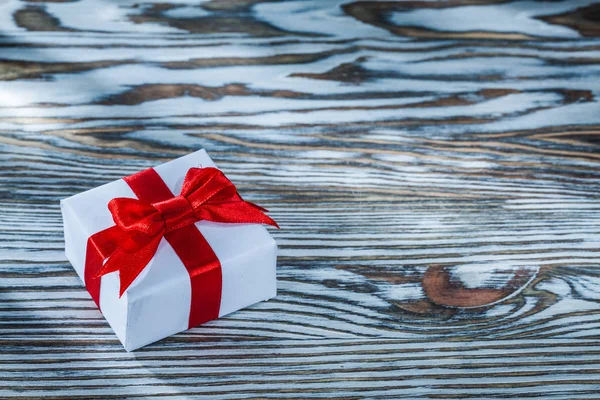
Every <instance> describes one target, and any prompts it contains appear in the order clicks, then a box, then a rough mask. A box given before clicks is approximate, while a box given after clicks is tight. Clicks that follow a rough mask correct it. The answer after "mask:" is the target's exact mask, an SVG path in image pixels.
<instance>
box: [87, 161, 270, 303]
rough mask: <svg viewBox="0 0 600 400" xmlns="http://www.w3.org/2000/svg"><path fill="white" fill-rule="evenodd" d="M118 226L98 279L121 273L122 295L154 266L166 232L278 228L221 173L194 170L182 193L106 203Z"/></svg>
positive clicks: (186, 177) (186, 178)
mask: <svg viewBox="0 0 600 400" xmlns="http://www.w3.org/2000/svg"><path fill="white" fill-rule="evenodd" d="M108 208H109V210H110V212H111V214H112V216H113V220H114V222H115V225H116V227H115V229H116V233H115V234H114V235H115V238H114V239H115V241H116V242H117V243H119V245H118V247H116V249H115V250H114V251H113V252H111V253H110V254H109V255H107V258H108V259H107V260H106V262H105V263H104V265H103V266H102V268H100V270H99V271H98V273H97V275H96V276H97V277H100V276H102V275H105V274H108V273H110V272H114V271H120V274H119V277H120V281H121V289H120V292H121V293H120V294H123V293H124V292H125V290H126V289H127V287H129V285H130V284H131V283H132V282H133V280H134V279H135V278H136V277H137V276H138V275H139V274H140V273H141V272H142V270H143V269H144V268H145V267H146V265H147V264H148V263H149V262H150V260H151V259H152V257H154V254H155V253H156V250H157V248H158V244H159V243H160V241H161V239H162V238H163V237H164V236H165V235H166V234H168V233H170V232H173V231H176V230H178V229H181V228H183V227H185V226H187V225H191V224H193V223H195V222H198V221H202V220H205V221H211V222H222V223H251V224H268V225H272V226H275V227H278V226H277V223H275V221H273V220H272V219H271V218H270V217H268V216H267V215H266V214H264V211H266V210H265V209H264V208H261V207H259V206H257V205H255V204H253V203H250V202H248V201H245V200H243V199H242V197H241V196H240V195H239V194H238V192H237V190H236V188H235V186H234V185H233V183H231V181H229V179H227V177H226V176H225V175H224V174H223V173H222V172H221V171H220V170H218V169H217V168H190V170H189V171H188V173H187V174H186V176H185V179H184V181H183V186H182V188H181V193H180V194H179V195H178V196H174V197H171V198H169V199H167V200H163V201H160V202H156V203H147V202H144V201H141V200H139V199H132V198H125V197H121V198H115V199H112V200H111V201H110V202H109V203H108Z"/></svg>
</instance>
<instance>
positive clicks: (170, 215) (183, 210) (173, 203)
mask: <svg viewBox="0 0 600 400" xmlns="http://www.w3.org/2000/svg"><path fill="white" fill-rule="evenodd" d="M152 207H154V208H156V209H157V210H158V211H159V212H160V214H161V216H162V218H163V220H164V222H165V233H166V232H172V231H174V230H177V229H179V228H183V227H184V226H186V225H190V224H193V223H194V222H196V221H197V219H196V216H195V215H194V209H193V208H192V205H191V204H190V203H189V202H188V201H187V199H186V198H185V197H183V196H181V195H180V196H175V197H173V198H170V199H167V200H164V201H160V202H158V203H153V204H152Z"/></svg>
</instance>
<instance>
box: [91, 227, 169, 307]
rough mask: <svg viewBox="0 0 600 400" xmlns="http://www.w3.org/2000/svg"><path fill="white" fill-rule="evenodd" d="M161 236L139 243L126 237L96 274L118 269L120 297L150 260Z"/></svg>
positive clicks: (100, 274) (99, 274)
mask: <svg viewBox="0 0 600 400" xmlns="http://www.w3.org/2000/svg"><path fill="white" fill-rule="evenodd" d="M162 237H163V236H162V235H157V236H155V237H153V238H151V239H150V240H149V241H148V242H146V243H144V244H141V245H140V244H138V243H135V242H133V240H132V239H128V241H127V242H126V243H125V244H123V245H122V246H120V247H119V248H118V249H117V250H116V251H115V252H114V253H113V254H112V255H111V256H110V257H109V258H108V260H106V262H105V263H104V265H103V266H102V268H100V269H99V271H98V273H97V274H96V276H97V277H101V276H103V275H106V274H109V273H111V272H115V271H119V285H120V287H119V298H120V297H121V296H123V293H125V291H126V290H127V288H128V287H129V286H130V285H131V284H132V283H133V281H134V280H135V278H137V277H138V276H139V275H140V273H141V272H142V271H143V270H144V268H145V267H146V265H148V263H149V262H150V260H152V257H154V254H155V253H156V250H157V249H158V245H159V244H160V241H161V239H162ZM132 242H133V243H132Z"/></svg>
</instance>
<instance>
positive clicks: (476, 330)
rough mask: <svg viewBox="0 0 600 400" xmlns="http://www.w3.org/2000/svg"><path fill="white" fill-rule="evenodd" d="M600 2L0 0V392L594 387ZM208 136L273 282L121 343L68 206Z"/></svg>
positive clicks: (453, 392)
mask: <svg viewBox="0 0 600 400" xmlns="http://www.w3.org/2000/svg"><path fill="white" fill-rule="evenodd" d="M599 21H600V4H599V2H597V1H584V0H581V1H575V0H569V1H546V2H534V1H525V2H507V1H491V0H449V1H443V2H442V1H439V2H434V1H406V2H362V1H357V2H350V1H347V2H343V1H317V0H314V1H290V2H285V3H284V2H273V1H265V2H259V1H255V0H238V1H219V0H213V1H209V2H203V3H201V4H200V2H194V3H189V4H184V3H181V2H178V1H174V0H173V1H169V0H164V1H163V0H161V1H160V2H156V3H140V2H138V1H133V0H131V1H119V2H116V1H109V0H82V1H77V2H70V1H60V0H48V1H40V0H32V1H13V0H9V1H2V2H0V79H1V80H0V132H1V134H0V169H1V172H0V398H11V397H15V398H17V397H29V398H40V397H42V396H47V397H50V398H57V399H64V398H66V397H79V398H86V399H87V398H95V397H106V398H125V397H131V398H133V397H147V396H150V395H153V396H155V398H164V399H172V398H193V397H196V396H198V395H205V396H206V397H207V398H211V399H212V398H232V399H238V398H299V399H300V398H301V399H304V398H310V397H314V398H352V399H354V398H363V397H367V398H466V397H472V398H496V397H498V398H499V397H515V398H526V397H541V398H564V399H576V398H598V397H600V340H599V334H600V270H599V269H598V266H599V257H600V213H599V211H600V194H599V193H600V191H599V190H600V140H599V137H600V101H599V96H600V38H599V36H600V22H599ZM199 148H205V149H207V150H208V152H209V153H210V155H211V156H212V157H213V158H214V159H215V161H216V162H217V163H218V164H219V166H220V167H221V168H222V169H223V170H224V171H225V172H226V173H227V174H228V176H229V177H230V178H231V179H232V180H233V181H234V182H235V183H236V184H237V185H238V187H239V189H240V192H241V193H243V194H244V195H245V197H246V198H247V199H248V200H251V201H256V202H258V203H260V204H261V205H263V206H265V207H267V208H269V209H270V210H271V211H272V216H273V217H274V218H275V219H276V220H277V221H278V222H279V223H280V225H281V227H282V229H281V230H280V231H276V232H273V235H274V236H275V237H276V239H277V242H278V244H279V247H280V257H279V265H278V278H279V295H278V296H277V298H275V299H274V300H272V301H269V302H266V303H261V304H258V305H256V306H253V307H251V308H249V309H246V310H244V311H240V312H237V313H235V314H233V315H231V316H228V317H227V318H223V319H221V320H219V321H214V322H212V323H209V324H207V325H205V326H202V327H199V328H195V329H192V330H190V331H188V332H185V333H182V334H179V335H176V336H174V337H171V338H168V339H166V340H163V341H161V342H159V343H156V344H154V345H151V346H148V347H146V348H144V349H142V350H140V351H136V352H134V353H131V354H128V353H126V352H125V351H124V350H123V348H122V346H121V345H120V344H119V342H118V341H117V339H116V337H115V336H114V334H113V333H112V331H111V329H110V328H109V326H108V325H107V323H106V322H105V321H104V319H103V318H102V316H101V314H100V313H99V312H98V311H97V310H96V308H95V307H94V304H93V302H92V300H90V297H89V296H88V294H87V293H86V292H85V290H84V288H83V286H82V284H81V282H80V280H79V278H78V277H77V276H76V274H75V272H74V271H73V269H72V268H71V266H70V265H69V263H68V262H67V261H66V259H65V256H64V253H63V237H62V222H61V216H60V212H59V200H60V199H61V198H65V197H67V196H70V195H73V194H75V193H78V192H81V191H84V190H87V189H90V188H92V187H95V186H97V185H100V184H103V183H106V182H109V181H111V180H114V179H118V178H120V177H122V176H123V175H126V174H130V173H133V172H135V171H138V170H140V169H143V168H146V167H150V166H153V165H156V164H158V163H161V162H163V161H165V160H168V159H171V158H174V157H177V156H180V155H183V154H186V153H189V152H191V151H194V150H196V149H199Z"/></svg>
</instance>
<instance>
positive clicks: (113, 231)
mask: <svg viewBox="0 0 600 400" xmlns="http://www.w3.org/2000/svg"><path fill="white" fill-rule="evenodd" d="M123 238H124V232H123V231H122V230H121V229H120V228H119V227H118V226H111V227H110V228H107V229H105V230H103V231H100V232H98V233H95V234H94V235H92V236H90V237H89V239H88V241H87V245H86V250H85V269H84V272H83V277H84V282H85V287H86V289H87V291H88V292H89V293H90V295H91V296H92V299H93V300H94V302H95V303H96V305H97V306H98V308H100V279H99V277H98V276H97V275H98V271H100V269H101V268H102V263H103V262H104V260H105V259H106V258H107V257H110V255H111V254H113V253H114V252H115V251H116V250H117V249H118V248H119V243H121V242H122V241H123Z"/></svg>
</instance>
